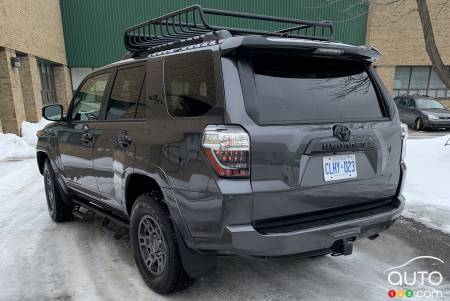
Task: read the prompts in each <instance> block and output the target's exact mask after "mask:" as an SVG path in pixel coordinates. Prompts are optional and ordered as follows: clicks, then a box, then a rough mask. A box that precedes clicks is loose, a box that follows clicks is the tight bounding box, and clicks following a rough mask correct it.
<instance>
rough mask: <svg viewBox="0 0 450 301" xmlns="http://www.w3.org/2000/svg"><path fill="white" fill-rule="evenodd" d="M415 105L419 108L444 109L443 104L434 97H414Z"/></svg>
mask: <svg viewBox="0 0 450 301" xmlns="http://www.w3.org/2000/svg"><path fill="white" fill-rule="evenodd" d="M416 105H417V107H418V108H419V109H428V110H432V109H444V106H443V105H442V104H441V103H440V102H439V101H436V100H434V99H416Z"/></svg>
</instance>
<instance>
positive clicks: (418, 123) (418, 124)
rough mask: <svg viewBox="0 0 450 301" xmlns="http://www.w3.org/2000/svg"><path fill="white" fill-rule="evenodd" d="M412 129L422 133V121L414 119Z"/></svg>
mask: <svg viewBox="0 0 450 301" xmlns="http://www.w3.org/2000/svg"><path fill="white" fill-rule="evenodd" d="M414 129H415V130H416V131H423V120H422V118H420V117H419V118H417V119H416V122H415V125H414Z"/></svg>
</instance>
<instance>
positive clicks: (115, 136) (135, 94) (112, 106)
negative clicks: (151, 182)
mask: <svg viewBox="0 0 450 301" xmlns="http://www.w3.org/2000/svg"><path fill="white" fill-rule="evenodd" d="M144 78H145V65H144V64H138V65H136V64H133V65H127V66H123V67H119V68H118V70H117V73H116V77H115V80H114V84H113V86H112V89H111V95H110V96H109V99H108V101H107V103H106V105H105V109H104V115H105V121H104V122H101V123H98V124H97V125H96V127H95V129H94V139H95V146H94V149H93V163H94V169H95V174H96V178H97V185H98V188H99V192H100V194H101V195H102V196H103V202H105V203H107V204H108V205H109V206H111V207H114V208H116V209H122V206H123V205H122V200H123V199H124V190H123V187H122V183H123V179H124V178H125V176H126V175H127V174H128V173H130V172H132V169H133V161H134V160H133V158H134V153H135V151H134V150H135V147H136V143H137V139H136V138H137V136H138V135H139V133H140V132H142V131H143V126H144V123H145V122H144V120H143V119H141V117H144V116H143V115H144V114H143V112H145V107H144V106H142V105H138V103H140V101H139V99H140V96H141V99H142V100H144V97H145V95H144V94H145V93H144V92H143V91H142V87H143V82H144ZM141 103H142V104H143V101H142V102H141ZM136 115H137V116H136ZM136 117H138V118H136Z"/></svg>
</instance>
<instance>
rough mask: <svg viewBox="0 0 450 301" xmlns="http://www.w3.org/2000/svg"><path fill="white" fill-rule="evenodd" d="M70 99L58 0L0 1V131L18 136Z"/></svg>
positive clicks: (68, 75)
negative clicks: (25, 124)
mask: <svg viewBox="0 0 450 301" xmlns="http://www.w3.org/2000/svg"><path fill="white" fill-rule="evenodd" d="M71 96H72V86H71V81H70V71H69V69H68V67H67V60H66V52H65V47H64V36H63V28H62V22H61V10H60V5H59V1H54V0H20V1H14V0H0V124H1V126H0V130H1V131H3V132H8V133H15V134H20V125H21V123H22V121H24V120H28V121H33V122H35V121H38V120H40V118H41V108H42V105H44V104H50V103H61V104H63V105H67V103H68V101H69V99H70V98H71Z"/></svg>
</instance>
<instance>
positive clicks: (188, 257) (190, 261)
mask: <svg viewBox="0 0 450 301" xmlns="http://www.w3.org/2000/svg"><path fill="white" fill-rule="evenodd" d="M174 226H175V227H174V228H175V233H176V237H177V243H178V249H179V251H180V256H181V263H182V264H183V268H184V270H185V271H186V273H187V274H188V275H189V277H191V278H200V277H201V276H203V275H205V274H209V273H212V272H214V271H215V270H216V266H217V255H216V254H212V253H204V254H201V253H199V252H197V251H195V250H192V249H191V248H189V247H188V246H187V245H186V243H185V242H184V239H183V237H182V235H181V233H180V231H179V230H178V228H177V226H176V225H174Z"/></svg>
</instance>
